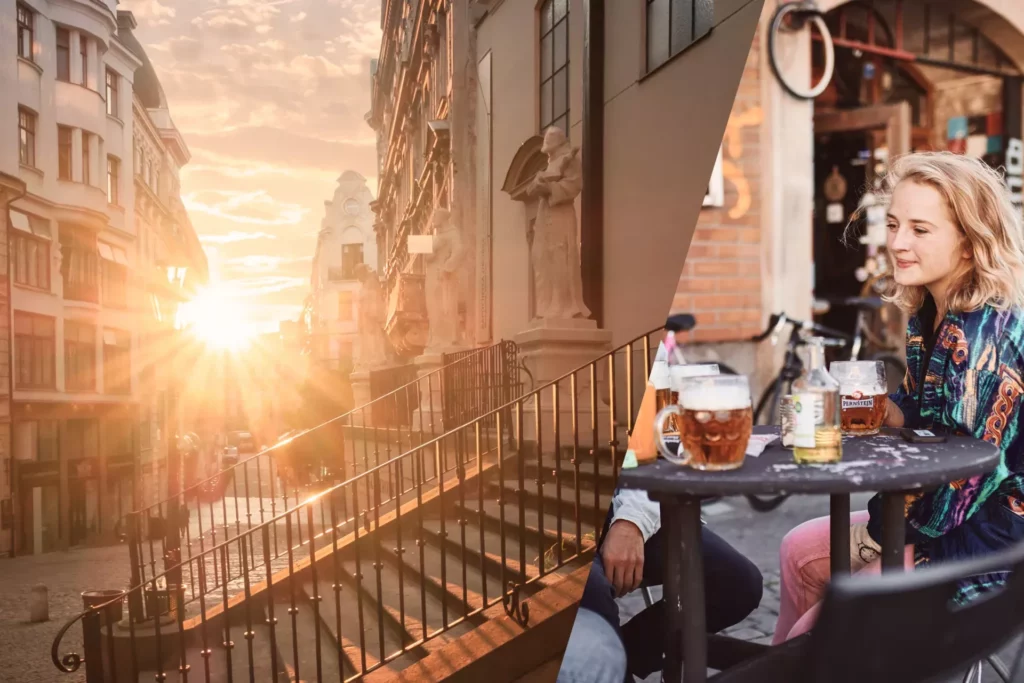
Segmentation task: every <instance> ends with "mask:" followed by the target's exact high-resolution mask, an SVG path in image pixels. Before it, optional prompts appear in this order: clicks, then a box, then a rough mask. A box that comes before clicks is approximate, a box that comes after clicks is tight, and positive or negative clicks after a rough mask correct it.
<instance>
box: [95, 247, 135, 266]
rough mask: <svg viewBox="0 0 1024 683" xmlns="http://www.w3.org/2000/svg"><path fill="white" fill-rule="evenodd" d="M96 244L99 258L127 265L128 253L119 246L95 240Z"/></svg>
mask: <svg viewBox="0 0 1024 683" xmlns="http://www.w3.org/2000/svg"><path fill="white" fill-rule="evenodd" d="M96 246H97V247H98V248H99V252H100V258H102V259H105V260H107V261H113V262H114V263H116V264H118V265H120V266H125V267H128V254H127V252H125V250H124V249H122V248H121V247H115V246H114V245H112V244H107V243H106V242H97V243H96Z"/></svg>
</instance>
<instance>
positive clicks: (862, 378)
mask: <svg viewBox="0 0 1024 683" xmlns="http://www.w3.org/2000/svg"><path fill="white" fill-rule="evenodd" d="M829 374H830V375H832V377H833V378H835V380H836V381H837V382H839V402H840V415H841V425H840V426H841V427H842V431H843V434H851V435H853V436H871V435H872V434H877V433H878V432H879V431H880V430H881V428H882V423H883V422H884V421H885V402H886V399H887V398H888V395H887V388H888V386H889V384H888V382H887V381H886V377H885V363H883V362H882V361H860V360H858V361H835V362H833V363H832V365H830V366H829Z"/></svg>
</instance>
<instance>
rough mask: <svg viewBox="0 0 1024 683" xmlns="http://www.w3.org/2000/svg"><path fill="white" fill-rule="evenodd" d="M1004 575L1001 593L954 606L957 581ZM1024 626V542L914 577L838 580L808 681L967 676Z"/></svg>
mask: <svg viewBox="0 0 1024 683" xmlns="http://www.w3.org/2000/svg"><path fill="white" fill-rule="evenodd" d="M1007 572H1009V574H1008V576H1007V583H1006V585H1005V586H1003V587H1002V588H999V589H995V590H993V591H990V592H988V593H985V594H982V595H980V596H978V597H977V598H975V599H974V600H972V601H970V602H969V603H968V604H967V605H957V604H955V603H954V602H953V596H954V594H955V593H956V590H957V584H958V582H959V581H960V580H962V579H964V578H966V577H977V576H983V575H997V574H1006V573H1007ZM1022 628H1024V543H1020V544H1017V545H1016V546H1014V547H1012V548H1010V549H1007V550H1005V551H1001V552H999V553H994V554H992V555H988V556H986V557H984V558H981V559H973V560H967V561H958V562H948V563H943V564H941V565H935V566H932V567H927V568H922V569H920V570H918V571H913V572H894V573H883V574H882V575H881V576H848V577H840V578H837V579H836V580H835V581H833V582H832V584H831V585H830V586H829V590H828V592H827V594H826V597H825V602H824V604H823V605H822V611H821V615H820V616H819V618H818V621H817V623H816V624H815V626H814V630H813V631H812V633H811V637H810V639H809V640H808V643H807V649H806V651H805V655H806V657H807V659H806V660H805V666H806V669H805V670H806V674H807V676H806V677H805V680H808V681H828V682H829V683H863V682H864V681H871V683H897V682H898V683H918V682H920V683H923V682H925V681H933V680H935V679H937V678H941V677H942V676H943V675H946V676H948V675H950V674H952V673H957V672H959V674H960V675H962V674H963V673H964V672H965V671H966V670H967V668H968V667H969V666H971V665H972V664H973V663H975V662H977V661H979V660H981V659H983V658H984V657H986V656H987V655H989V654H992V653H993V652H995V651H996V650H998V649H999V648H1000V647H1002V646H1004V645H1005V644H1006V643H1008V642H1009V641H1010V640H1012V639H1013V638H1014V637H1015V636H1016V635H1017V634H1019V633H1020V632H1021V629H1022ZM802 668H803V667H802Z"/></svg>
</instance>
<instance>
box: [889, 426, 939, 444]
mask: <svg viewBox="0 0 1024 683" xmlns="http://www.w3.org/2000/svg"><path fill="white" fill-rule="evenodd" d="M900 434H901V435H902V436H903V440H904V441H906V442H908V443H945V442H946V435H945V434H942V433H936V432H933V431H932V430H930V429H901V430H900Z"/></svg>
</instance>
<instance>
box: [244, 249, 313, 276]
mask: <svg viewBox="0 0 1024 683" xmlns="http://www.w3.org/2000/svg"><path fill="white" fill-rule="evenodd" d="M312 262H313V256H312V255H309V256H271V255H268V254H248V255H246V256H236V257H234V258H229V259H226V260H225V261H224V266H225V270H227V271H231V272H237V273H273V272H279V271H281V270H285V269H287V270H289V271H291V272H296V271H298V272H303V271H306V272H308V271H309V269H310V266H311V264H312Z"/></svg>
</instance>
